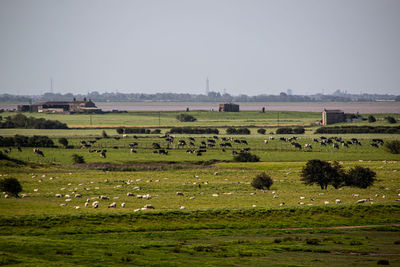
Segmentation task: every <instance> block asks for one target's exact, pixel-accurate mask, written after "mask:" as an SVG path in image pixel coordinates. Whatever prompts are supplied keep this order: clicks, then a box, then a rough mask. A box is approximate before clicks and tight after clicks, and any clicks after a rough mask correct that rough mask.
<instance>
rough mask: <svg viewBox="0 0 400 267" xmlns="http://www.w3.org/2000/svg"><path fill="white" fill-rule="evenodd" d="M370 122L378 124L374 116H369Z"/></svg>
mask: <svg viewBox="0 0 400 267" xmlns="http://www.w3.org/2000/svg"><path fill="white" fill-rule="evenodd" d="M368 122H376V119H375V117H374V116H372V115H369V116H368Z"/></svg>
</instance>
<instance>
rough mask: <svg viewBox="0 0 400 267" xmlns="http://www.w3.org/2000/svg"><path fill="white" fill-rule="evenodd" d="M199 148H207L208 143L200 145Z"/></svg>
mask: <svg viewBox="0 0 400 267" xmlns="http://www.w3.org/2000/svg"><path fill="white" fill-rule="evenodd" d="M199 148H200V149H206V148H207V146H206V145H203V146H199Z"/></svg>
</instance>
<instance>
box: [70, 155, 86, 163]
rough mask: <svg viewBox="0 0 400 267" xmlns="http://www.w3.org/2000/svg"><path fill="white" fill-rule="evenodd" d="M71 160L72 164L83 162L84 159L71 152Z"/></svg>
mask: <svg viewBox="0 0 400 267" xmlns="http://www.w3.org/2000/svg"><path fill="white" fill-rule="evenodd" d="M72 162H73V163H74V164H80V163H85V159H84V158H83V156H79V155H78V154H73V155H72Z"/></svg>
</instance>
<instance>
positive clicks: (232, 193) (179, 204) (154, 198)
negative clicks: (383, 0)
mask: <svg viewBox="0 0 400 267" xmlns="http://www.w3.org/2000/svg"><path fill="white" fill-rule="evenodd" d="M10 114H12V113H10ZM177 114H179V112H165V114H163V113H162V114H161V115H160V117H162V116H164V117H162V118H161V122H162V123H160V125H161V124H162V125H163V127H160V129H161V130H162V131H161V133H160V134H157V135H154V134H149V135H143V134H139V135H133V134H129V135H127V137H126V138H123V137H122V135H118V134H117V132H116V131H115V129H113V128H108V127H117V126H120V125H125V126H130V127H134V126H146V127H150V126H153V128H158V120H159V113H158V112H148V114H147V113H146V112H144V111H143V112H128V113H118V114H114V113H110V114H104V115H92V126H93V125H96V127H97V126H99V128H96V129H87V128H85V127H87V126H88V124H87V121H88V119H89V115H60V114H33V113H32V114H29V115H35V116H39V117H40V116H42V117H44V118H47V119H58V120H60V121H62V122H66V123H67V124H68V125H69V126H73V127H76V128H74V129H68V130H44V129H41V130H39V129H37V130H35V129H0V135H2V136H12V135H15V134H22V135H28V136H31V135H47V136H49V137H51V138H53V140H54V143H55V145H57V146H58V147H54V148H40V150H42V151H43V153H44V157H41V156H39V155H37V154H35V153H34V152H33V151H32V148H25V147H23V148H22V152H19V151H17V149H16V148H15V147H14V148H12V149H11V152H9V153H7V156H9V157H10V158H12V159H18V160H21V161H23V162H25V163H24V164H22V163H19V162H16V161H12V160H1V161H0V174H1V177H2V178H4V177H15V178H17V179H18V180H19V181H20V183H21V184H22V187H23V191H22V192H21V194H20V195H21V196H24V197H21V198H5V197H4V194H2V196H1V197H0V264H3V265H16V266H18V265H19V266H38V265H39V266H40V265H43V266H49V265H55V264H63V265H66V266H77V265H82V266H89V265H90V266H110V265H118V266H119V265H134V266H143V265H149V266H187V265H189V264H195V265H199V264H202V265H205V266H217V265H218V266H232V265H237V266H242V265H243V266H248V265H252V266H266V265H271V266H321V265H327V266H339V265H342V266H343V265H346V266H356V265H357V266H358V265H361V264H362V265H366V266H375V265H376V264H378V263H380V264H384V263H386V262H388V263H390V265H392V266H396V265H400V234H399V231H400V202H399V201H398V200H399V199H400V195H399V194H400V183H399V178H400V175H399V172H400V156H399V155H398V154H391V153H389V152H388V151H387V150H385V149H384V147H379V148H375V147H372V146H370V143H371V142H372V139H374V138H380V139H383V140H384V141H385V142H387V141H390V140H396V139H397V140H398V139H400V136H399V135H398V134H358V135H353V134H348V135H341V136H340V137H341V138H343V140H346V141H348V140H351V138H357V139H358V140H359V141H360V142H361V143H362V146H355V145H351V146H349V147H348V148H346V147H342V146H340V147H339V149H336V148H333V147H332V146H331V145H329V146H321V145H319V143H317V142H314V141H313V139H315V138H320V135H316V134H314V131H315V129H316V128H317V127H316V126H309V124H310V123H312V122H314V121H315V120H318V119H320V114H319V113H318V114H317V113H308V112H307V113H296V112H287V113H283V112H282V113H281V112H280V115H279V116H280V120H281V119H282V121H280V123H283V121H285V122H286V123H287V124H290V125H299V126H303V125H305V126H307V127H306V132H305V134H302V135H295V136H297V137H298V139H297V140H296V142H298V143H299V144H301V146H302V149H297V148H295V147H293V146H292V145H291V144H290V142H284V141H280V140H279V138H280V137H286V138H288V137H292V136H293V135H277V134H275V131H276V129H277V128H276V127H277V125H276V122H277V121H276V117H275V116H276V115H277V113H275V114H263V113H260V112H256V111H253V112H251V111H248V112H240V113H238V114H224V113H217V112H215V113H213V114H211V113H210V112H202V111H199V112H197V113H195V112H190V114H191V115H193V114H196V115H194V116H195V117H197V118H198V121H197V122H194V123H192V124H190V123H182V124H180V123H179V122H177V120H176V119H175V116H176V115H177ZM282 114H286V115H285V116H286V117H285V116H283V117H281V116H282ZM2 116H3V117H4V116H6V114H4V113H3V115H2ZM97 116H98V117H97ZM102 116H103V117H102ZM384 116H385V115H382V114H380V115H379V114H376V117H377V119H378V122H377V123H378V124H381V125H387V124H385V122H384V120H383V118H384ZM397 116H398V114H397ZM274 120H275V121H274ZM96 121H97V122H96ZM94 122H96V124H94ZM363 123H364V124H368V122H355V123H353V124H354V125H359V124H363ZM178 125H179V126H181V125H191V126H192V125H199V126H207V127H217V128H218V129H220V134H219V135H218V139H215V141H216V146H215V147H207V149H206V150H207V151H206V152H204V153H202V155H197V154H196V153H188V152H187V151H188V150H194V149H196V148H197V147H198V146H200V145H201V142H202V141H203V142H207V140H208V139H212V138H213V137H212V136H207V135H190V136H189V135H176V136H175V140H174V142H173V143H171V144H170V145H169V148H170V149H167V142H166V141H165V138H161V137H162V135H164V134H165V133H166V132H167V131H168V130H169V128H168V127H171V126H178ZM232 125H235V126H248V127H249V128H250V129H251V134H250V135H239V136H229V135H226V134H225V129H226V127H227V126H232ZM258 125H262V126H263V127H265V128H266V129H267V133H266V134H265V135H262V134H259V133H257V129H258V128H259V126H258ZM395 125H398V123H397V124H395ZM78 127H82V129H77V128H78ZM102 127H105V128H102ZM103 130H104V131H105V132H106V133H107V135H108V136H109V138H101V137H102V132H103ZM134 136H135V137H134ZM326 136H327V137H329V136H330V135H326ZM60 137H66V138H67V140H68V143H69V145H71V146H72V147H71V148H68V149H67V148H64V147H62V146H61V145H60V144H59V143H58V138H60ZM96 137H97V139H96ZM115 137H117V138H115ZM189 137H193V138H194V139H195V141H194V146H190V145H187V146H185V147H179V146H178V142H179V140H185V141H186V142H187V143H189V142H190V141H191V140H190V139H189ZM222 137H226V138H227V137H233V139H236V140H246V142H247V144H243V143H241V144H239V143H236V142H234V141H232V142H231V143H232V147H226V149H225V151H223V150H222V149H221V147H220V145H219V144H220V143H223V141H222V140H221V139H222ZM269 137H273V138H274V139H273V140H271V139H270V138H269ZM83 140H85V141H86V142H88V141H95V142H94V144H93V145H92V147H91V148H85V149H82V148H80V147H81V141H83ZM265 140H268V143H267V144H266V143H265ZM133 142H137V143H138V145H137V146H136V147H135V151H136V153H132V152H131V148H130V147H129V144H131V143H133ZM153 143H158V144H160V146H161V147H162V148H165V149H166V150H167V151H168V152H169V153H168V155H163V154H158V153H157V154H155V153H154V150H155V149H154V147H153ZM305 144H311V145H312V147H313V148H312V149H304V148H303V147H304V145H305ZM244 148H249V149H250V152H251V153H253V154H256V155H257V156H259V157H260V162H233V156H234V155H233V154H234V151H235V152H239V151H240V150H242V149H244ZM89 149H90V150H107V153H106V155H107V156H106V158H102V157H100V155H99V153H96V152H92V153H90V152H89ZM73 154H78V155H81V156H83V157H84V159H85V161H86V163H82V164H75V163H74V162H73V160H72V155H73ZM310 159H321V160H327V161H333V160H336V161H338V162H339V164H341V165H342V166H343V168H344V169H346V170H347V169H349V168H351V167H354V166H363V167H368V168H370V169H372V170H374V171H375V172H376V174H377V181H376V182H375V183H374V185H373V186H371V187H369V188H367V189H360V188H354V187H342V188H339V189H334V188H333V187H328V189H327V190H321V188H320V187H319V186H317V185H313V186H306V185H304V184H303V183H302V182H301V181H300V173H301V170H302V168H303V166H304V165H305V164H306V162H307V161H308V160H310ZM263 171H264V172H266V173H267V174H268V175H270V176H271V177H272V178H273V180H274V184H273V185H272V187H271V188H270V190H265V191H263V190H256V189H254V188H253V187H252V186H251V184H250V183H251V181H252V179H253V178H254V177H255V176H256V175H257V174H259V173H260V172H263ZM178 192H179V194H177V193H178ZM128 193H130V194H129V195H128ZM99 196H106V197H107V198H108V199H99ZM361 199H364V200H365V201H364V202H363V203H357V202H358V201H359V200H361ZM88 200H89V202H88ZM337 200H340V201H337ZM95 201H98V202H99V204H98V208H93V205H92V204H93V202H95ZM86 202H88V203H89V204H88V205H87V207H85V203H86ZM113 202H115V203H116V207H115V208H109V205H110V204H111V203H113ZM122 203H124V207H122V206H121V204H122ZM147 204H151V205H152V206H153V207H154V209H142V208H143V207H145V205H147Z"/></svg>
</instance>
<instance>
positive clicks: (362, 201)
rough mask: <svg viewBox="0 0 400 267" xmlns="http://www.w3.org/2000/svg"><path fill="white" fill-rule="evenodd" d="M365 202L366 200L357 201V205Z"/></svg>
mask: <svg viewBox="0 0 400 267" xmlns="http://www.w3.org/2000/svg"><path fill="white" fill-rule="evenodd" d="M365 201H367V200H366V199H359V200H357V203H358V204H360V203H364V202H365Z"/></svg>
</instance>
